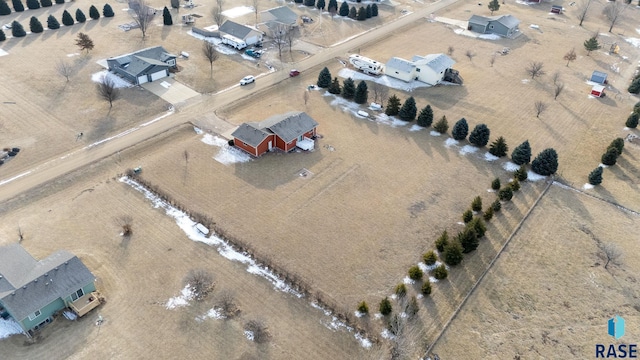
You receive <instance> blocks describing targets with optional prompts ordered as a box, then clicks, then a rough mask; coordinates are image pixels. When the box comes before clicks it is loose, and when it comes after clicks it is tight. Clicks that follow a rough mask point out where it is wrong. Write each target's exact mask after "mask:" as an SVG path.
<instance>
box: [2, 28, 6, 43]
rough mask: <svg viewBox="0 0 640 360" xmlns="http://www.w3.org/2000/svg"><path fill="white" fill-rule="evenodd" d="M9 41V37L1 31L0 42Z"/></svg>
mask: <svg viewBox="0 0 640 360" xmlns="http://www.w3.org/2000/svg"><path fill="white" fill-rule="evenodd" d="M5 40H7V35H6V34H5V33H4V31H2V29H0V42H2V41H5Z"/></svg>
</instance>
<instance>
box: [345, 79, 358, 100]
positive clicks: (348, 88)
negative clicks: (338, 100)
mask: <svg viewBox="0 0 640 360" xmlns="http://www.w3.org/2000/svg"><path fill="white" fill-rule="evenodd" d="M355 94H356V85H355V83H354V82H353V79H352V78H346V79H344V83H342V97H343V98H345V99H353V97H354V96H355Z"/></svg>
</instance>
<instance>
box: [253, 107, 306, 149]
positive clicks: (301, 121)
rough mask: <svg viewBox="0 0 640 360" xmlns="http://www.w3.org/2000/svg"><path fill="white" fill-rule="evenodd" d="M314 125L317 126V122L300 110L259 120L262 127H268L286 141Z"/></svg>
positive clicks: (291, 139)
mask: <svg viewBox="0 0 640 360" xmlns="http://www.w3.org/2000/svg"><path fill="white" fill-rule="evenodd" d="M316 126H318V123H317V122H316V121H315V120H313V119H312V118H311V117H310V116H309V115H307V113H305V112H302V111H291V112H288V113H286V114H280V115H275V116H272V117H270V118H268V119H266V120H263V121H261V122H260V127H261V128H262V129H268V130H269V131H271V132H273V133H274V134H276V135H277V136H278V137H279V138H281V139H282V140H284V142H286V143H289V142H291V141H293V140H294V139H295V138H297V137H298V136H301V135H302V134H304V133H306V132H309V131H311V130H313V129H314V128H315V127H316Z"/></svg>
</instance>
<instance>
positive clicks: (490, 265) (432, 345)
mask: <svg viewBox="0 0 640 360" xmlns="http://www.w3.org/2000/svg"><path fill="white" fill-rule="evenodd" d="M554 182H555V181H553V180H551V181H548V182H547V187H545V188H544V190H543V191H542V193H541V194H540V196H538V198H537V199H536V201H535V202H534V203H533V205H532V206H531V208H529V210H528V211H527V213H526V214H525V215H524V217H523V218H522V220H520V222H519V223H518V225H517V226H516V228H515V229H513V231H512V232H511V234H510V235H509V237H508V238H507V241H505V243H504V245H502V248H500V251H498V253H497V254H496V256H494V257H493V259H492V260H491V262H490V263H489V266H487V268H486V269H485V270H484V271H483V272H482V275H480V277H479V278H478V280H477V281H476V283H475V284H473V286H472V287H471V290H469V292H468V293H467V295H466V296H465V297H464V299H462V302H461V303H460V305H458V307H457V308H456V310H455V311H454V312H453V315H451V317H450V318H449V320H447V322H446V323H445V324H444V326H443V327H442V330H441V331H440V333H439V334H438V336H437V337H436V338H435V340H434V341H433V342H432V343H431V345H429V348H427V351H426V353H427V355H428V354H431V351H432V350H433V348H434V347H435V346H436V344H437V343H438V340H440V338H441V337H442V335H443V334H444V332H445V331H446V330H447V329H448V328H449V325H451V323H452V322H453V320H454V319H455V318H456V316H458V313H459V312H460V310H461V309H462V307H463V306H464V305H465V304H466V303H467V300H468V299H469V297H471V295H472V294H473V292H474V291H475V290H476V288H477V287H478V285H479V284H480V282H481V281H482V279H484V277H485V275H487V273H488V272H489V270H491V268H492V267H493V264H495V262H496V261H497V260H498V258H499V257H500V255H501V254H502V253H503V252H504V249H506V248H507V245H509V243H510V242H511V239H513V237H514V235H515V234H516V233H517V232H518V231H519V230H520V228H521V227H522V224H524V222H525V221H526V220H527V218H529V215H531V212H533V209H535V208H536V206H537V205H538V203H539V202H540V200H541V199H542V197H543V196H544V195H545V194H546V193H547V191H548V190H549V188H550V187H551V185H552V184H553V183H554Z"/></svg>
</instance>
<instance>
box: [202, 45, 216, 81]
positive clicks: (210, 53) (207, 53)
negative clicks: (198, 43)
mask: <svg viewBox="0 0 640 360" xmlns="http://www.w3.org/2000/svg"><path fill="white" fill-rule="evenodd" d="M202 53H203V54H204V57H205V58H207V60H209V65H210V66H211V68H210V71H209V77H213V62H214V61H216V60H218V57H219V54H218V50H216V46H215V45H213V43H210V42H208V41H207V40H204V41H203V42H202Z"/></svg>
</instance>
